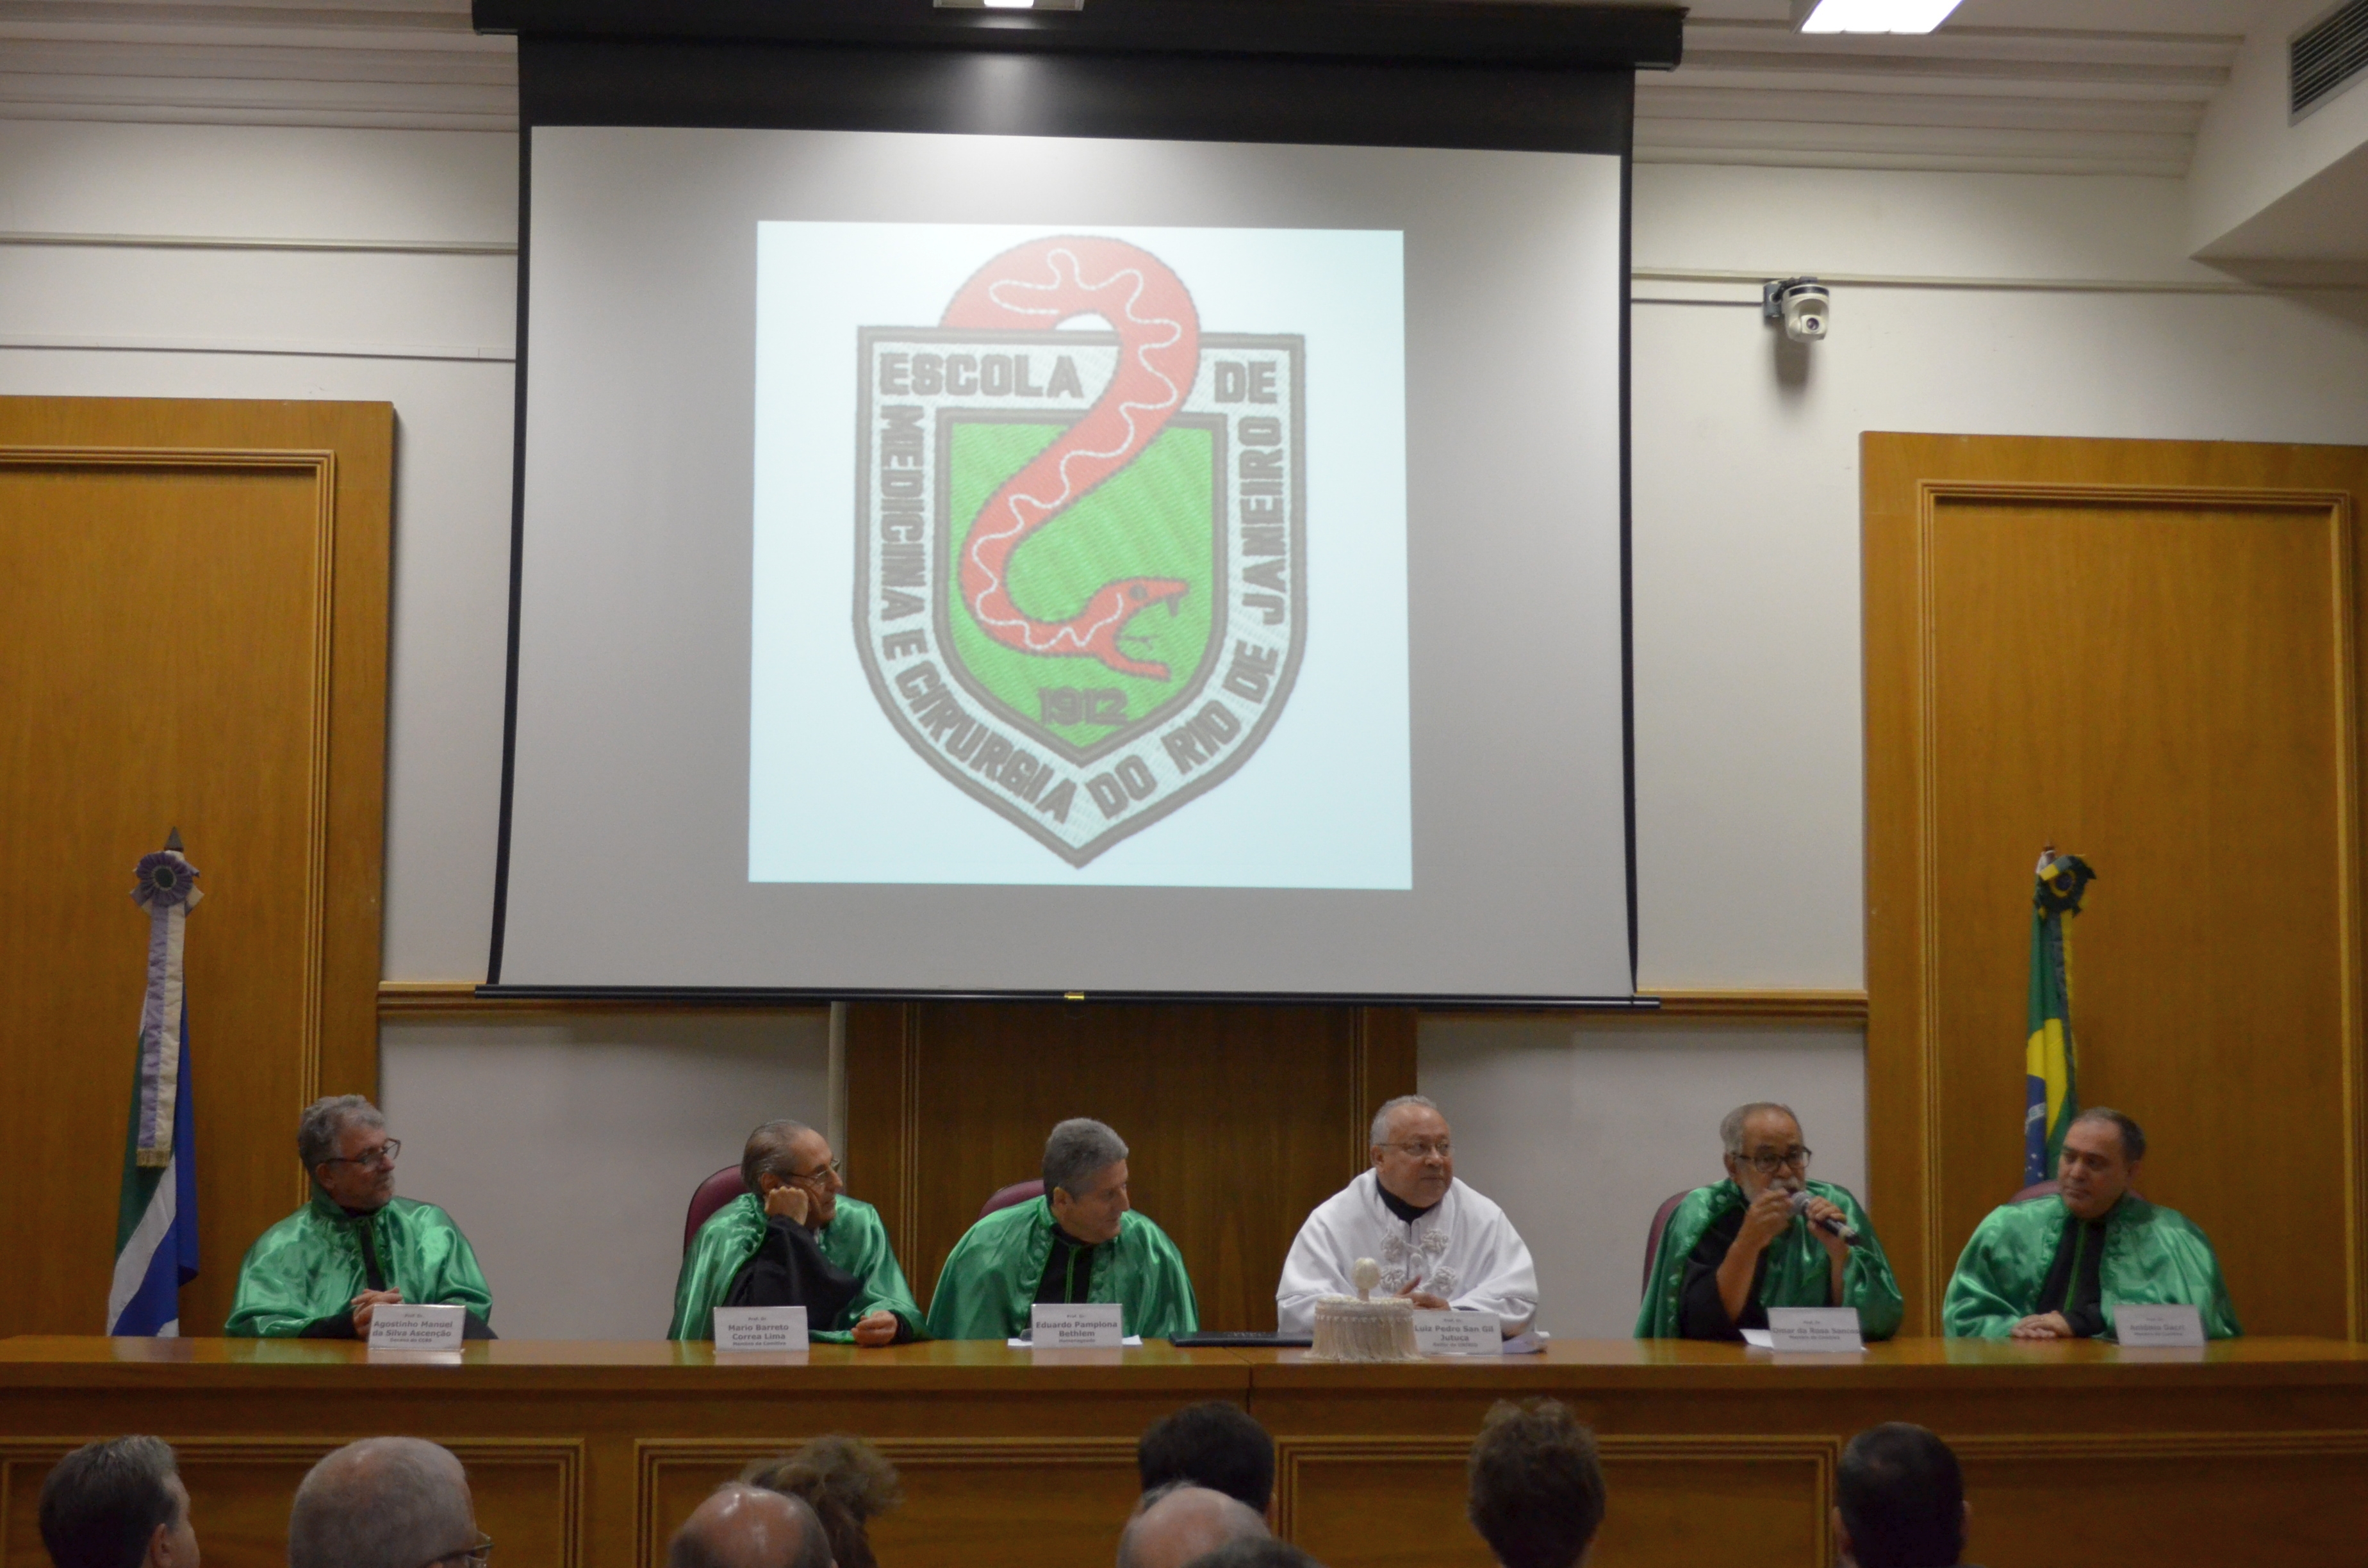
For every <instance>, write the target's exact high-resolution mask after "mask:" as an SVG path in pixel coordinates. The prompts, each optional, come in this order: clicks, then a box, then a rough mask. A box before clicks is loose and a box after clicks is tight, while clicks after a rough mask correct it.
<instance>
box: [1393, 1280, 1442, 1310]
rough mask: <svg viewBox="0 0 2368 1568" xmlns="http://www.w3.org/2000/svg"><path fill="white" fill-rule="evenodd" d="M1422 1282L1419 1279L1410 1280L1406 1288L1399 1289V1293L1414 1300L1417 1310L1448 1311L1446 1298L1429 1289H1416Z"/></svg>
mask: <svg viewBox="0 0 2368 1568" xmlns="http://www.w3.org/2000/svg"><path fill="white" fill-rule="evenodd" d="M1421 1283H1422V1281H1421V1280H1419V1279H1415V1280H1409V1281H1408V1282H1407V1284H1406V1289H1405V1290H1401V1291H1399V1292H1398V1294H1399V1295H1401V1296H1404V1297H1406V1299H1407V1300H1409V1301H1412V1302H1414V1304H1415V1310H1416V1311H1417V1312H1446V1311H1447V1310H1448V1305H1447V1301H1446V1298H1444V1297H1441V1296H1434V1295H1432V1294H1431V1293H1430V1292H1429V1291H1428V1290H1416V1289H1415V1287H1416V1286H1417V1285H1419V1284H1421Z"/></svg>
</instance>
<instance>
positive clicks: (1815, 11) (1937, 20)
mask: <svg viewBox="0 0 2368 1568" xmlns="http://www.w3.org/2000/svg"><path fill="white" fill-rule="evenodd" d="M940 3H941V4H942V0H940ZM1956 8H1957V0H1793V27H1794V28H1797V29H1799V30H1800V31H1802V32H1804V33H1929V32H1930V31H1931V30H1932V29H1933V28H1937V27H1939V26H1940V25H1941V23H1942V22H1945V21H1947V20H1948V19H1949V13H1950V12H1952V11H1953V10H1955V9H1956Z"/></svg>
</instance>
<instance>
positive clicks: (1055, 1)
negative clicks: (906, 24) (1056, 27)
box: [936, 0, 1086, 11]
mask: <svg viewBox="0 0 2368 1568" xmlns="http://www.w3.org/2000/svg"><path fill="white" fill-rule="evenodd" d="M936 5H937V7H938V9H939V10H940V11H1082V10H1084V9H1085V8H1086V0H936Z"/></svg>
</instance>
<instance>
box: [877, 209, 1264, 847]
mask: <svg viewBox="0 0 2368 1568" xmlns="http://www.w3.org/2000/svg"><path fill="white" fill-rule="evenodd" d="M1097 317H1098V318H1099V324H1096V323H1095V321H1094V320H1093V318H1097ZM859 340H860V360H861V363H860V369H859V372H858V374H859V377H860V382H859V395H858V398H857V407H858V411H859V418H860V422H861V429H860V433H859V437H858V441H857V454H858V459H857V460H858V464H859V471H858V475H857V483H856V529H857V546H856V551H855V559H856V583H855V631H856V640H857V642H858V645H859V647H860V650H861V654H862V658H863V663H864V667H865V669H866V671H867V672H868V673H869V675H870V676H871V687H872V690H873V692H874V694H875V695H876V696H877V697H878V698H879V700H880V704H881V707H882V710H884V711H885V712H886V714H887V716H888V718H889V720H890V722H893V723H894V725H895V726H896V727H897V729H898V731H899V732H900V733H902V734H903V735H904V737H905V741H906V742H907V743H908V744H911V745H912V746H913V748H914V749H915V750H916V751H917V752H918V753H919V754H920V755H921V756H923V757H925V758H927V759H928V762H929V764H930V765H931V766H932V767H935V768H936V769H937V770H938V771H939V773H940V774H942V775H944V776H945V778H948V779H949V780H951V782H952V783H953V784H955V785H956V786H958V787H959V788H961V789H962V790H966V791H967V792H968V793H970V794H971V795H972V796H973V797H974V798H975V799H977V800H979V801H982V802H984V803H985V804H986V805H987V806H988V807H990V808H992V809H993V810H994V811H996V812H999V813H1000V814H1001V815H1003V816H1004V817H1005V818H1007V819H1008V820H1009V821H1010V822H1012V823H1013V824H1017V825H1018V826H1019V827H1020V828H1021V829H1023V830H1025V831H1026V832H1027V833H1029V834H1030V835H1032V836H1033V837H1035V838H1036V839H1037V840H1038V841H1039V842H1040V843H1042V844H1043V845H1044V846H1046V847H1047V848H1049V849H1051V850H1052V851H1053V853H1055V854H1057V855H1059V856H1061V857H1062V858H1064V859H1065V860H1067V861H1068V862H1069V863H1070V864H1072V865H1076V866H1083V865H1085V864H1086V863H1087V862H1088V861H1090V860H1091V859H1093V858H1094V857H1095V856H1097V855H1099V854H1100V853H1101V852H1102V851H1103V850H1105V849H1107V848H1109V847H1110V846H1111V845H1112V844H1114V843H1116V842H1117V841H1118V840H1120V839H1121V838H1123V837H1125V836H1126V835H1129V834H1133V833H1137V832H1140V831H1142V830H1143V829H1144V828H1146V827H1148V826H1150V825H1152V824H1155V823H1156V822H1158V821H1159V820H1160V819H1161V818H1163V817H1165V816H1167V815H1168V814H1169V813H1171V812H1175V811H1176V810H1178V808H1179V807H1181V806H1183V805H1185V804H1186V803H1187V802H1189V801H1191V800H1193V799H1194V798H1196V797H1197V796H1200V795H1201V794H1204V793H1206V792H1207V791H1208V790H1212V789H1213V788H1215V787H1216V786H1217V785H1219V784H1221V783H1222V782H1224V779H1226V778H1228V777H1230V776H1231V775H1233V774H1234V773H1235V771H1236V770H1238V769H1239V768H1240V767H1242V765H1243V764H1244V763H1245V762H1247V760H1248V759H1249V757H1250V756H1251V754H1252V753H1253V752H1255V751H1256V750H1257V749H1258V744H1259V743H1260V742H1261V741H1262V740H1263V739H1265V737H1266V735H1267V734H1268V733H1269V731H1270V730H1271V729H1272V727H1273V725H1274V723H1275V721H1276V719H1277V718H1278V717H1279V715H1280V714H1281V711H1282V709H1283V706H1284V703H1285V700H1286V699H1288V698H1289V696H1290V693H1291V687H1292V679H1293V677H1294V676H1295V675H1296V673H1297V670H1298V666H1299V659H1300V653H1301V649H1302V644H1303V636H1304V631H1303V628H1304V621H1305V608H1306V602H1307V601H1306V591H1305V581H1304V577H1305V573H1304V565H1305V557H1306V549H1305V538H1304V535H1305V528H1304V495H1303V494H1302V491H1303V474H1304V463H1303V460H1302V451H1301V444H1302V432H1303V427H1304V416H1303V410H1304V371H1305V367H1304V359H1305V349H1304V339H1302V338H1301V337H1299V336H1296V335H1246V334H1223V333H1216V332H1210V331H1205V330H1203V324H1202V323H1201V320H1200V317H1199V313H1198V312H1197V310H1196V309H1195V307H1194V304H1193V300H1192V296H1191V294H1190V290H1188V289H1187V288H1186V287H1185V284H1184V282H1183V280H1182V279H1181V278H1178V276H1177V275H1176V274H1175V272H1173V271H1172V270H1171V269H1170V268H1169V267H1167V266H1166V265H1165V264H1163V263H1162V262H1161V261H1160V260H1159V258H1158V257H1156V256H1153V255H1152V254H1151V253H1150V252H1148V251H1146V250H1144V249H1143V248H1141V247H1139V246H1137V245H1133V244H1127V243H1124V242H1122V241H1120V240H1115V239H1110V238H1100V237H1095V236H1090V235H1061V236H1056V237H1051V238H1045V239H1040V240H1034V241H1030V243H1028V244H1021V245H1019V246H1016V247H1014V248H1012V249H1010V250H1008V251H1005V252H1004V253H1003V254H1001V255H1000V256H996V257H995V258H994V259H992V260H990V261H989V262H987V263H986V265H985V266H984V267H981V268H980V269H979V270H978V271H977V273H976V274H974V275H973V277H972V278H970V280H969V281H968V282H967V283H965V284H963V285H962V288H961V289H960V290H958V291H957V292H956V293H955V295H954V297H953V299H952V301H951V302H950V303H949V304H948V305H947V307H946V309H945V312H944V314H943V315H942V317H941V318H940V319H939V321H938V323H937V324H935V325H933V326H912V327H898V326H871V327H864V328H862V329H861V330H860V333H859Z"/></svg>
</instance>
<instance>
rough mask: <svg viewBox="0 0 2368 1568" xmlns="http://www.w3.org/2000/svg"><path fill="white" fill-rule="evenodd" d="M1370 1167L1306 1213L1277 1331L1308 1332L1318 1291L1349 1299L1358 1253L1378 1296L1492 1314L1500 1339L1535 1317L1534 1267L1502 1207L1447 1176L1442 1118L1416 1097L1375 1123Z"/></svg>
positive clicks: (1448, 1153)
mask: <svg viewBox="0 0 2368 1568" xmlns="http://www.w3.org/2000/svg"><path fill="white" fill-rule="evenodd" d="M1372 1155H1373V1165H1372V1169H1371V1170H1368V1171H1366V1172H1364V1173H1362V1174H1361V1175H1360V1176H1358V1177H1357V1179H1356V1180H1354V1181H1352V1182H1350V1183H1349V1185H1348V1186H1347V1187H1342V1188H1341V1189H1340V1190H1339V1191H1338V1192H1336V1193H1334V1194H1333V1195H1332V1196H1331V1197H1330V1198H1327V1199H1325V1200H1324V1201H1323V1202H1322V1203H1321V1204H1319V1205H1317V1206H1316V1210H1315V1212H1314V1213H1313V1214H1310V1215H1309V1216H1308V1217H1307V1222H1306V1223H1305V1224H1304V1225H1302V1226H1300V1227H1299V1239H1298V1240H1296V1241H1294V1242H1292V1244H1291V1256H1290V1257H1288V1258H1287V1259H1285V1260H1284V1262H1283V1266H1282V1282H1281V1284H1279V1285H1277V1286H1276V1287H1275V1291H1274V1312H1275V1319H1276V1324H1277V1327H1278V1328H1279V1330H1280V1331H1281V1333H1284V1334H1308V1333H1311V1332H1313V1331H1314V1329H1315V1301H1316V1298H1317V1297H1319V1296H1353V1295H1355V1294H1356V1293H1357V1291H1356V1287H1355V1286H1353V1285H1351V1284H1350V1283H1349V1270H1350V1269H1351V1268H1353V1267H1355V1266H1356V1262H1357V1260H1358V1259H1359V1258H1360V1257H1370V1258H1372V1260H1373V1261H1374V1262H1375V1263H1378V1264H1380V1265H1381V1268H1382V1285H1381V1288H1382V1289H1383V1290H1386V1291H1388V1292H1390V1293H1391V1294H1393V1295H1398V1296H1407V1297H1411V1298H1412V1299H1413V1301H1414V1304H1415V1305H1416V1306H1417V1307H1418V1308H1433V1309H1436V1308H1445V1307H1452V1308H1453V1309H1454V1310H1456V1311H1457V1312H1494V1313H1495V1314H1496V1315H1497V1321H1498V1322H1499V1323H1501V1324H1503V1325H1504V1331H1505V1337H1506V1338H1508V1339H1510V1338H1511V1337H1512V1336H1513V1335H1517V1334H1520V1333H1522V1332H1523V1331H1524V1330H1526V1329H1527V1328H1528V1327H1529V1326H1530V1321H1531V1319H1532V1318H1534V1317H1535V1316H1536V1315H1537V1311H1538V1271H1537V1268H1536V1267H1535V1266H1534V1265H1533V1264H1531V1261H1530V1249H1529V1246H1528V1244H1526V1243H1524V1242H1523V1241H1522V1240H1521V1235H1520V1232H1518V1231H1516V1230H1514V1229H1513V1222H1512V1221H1510V1220H1508V1219H1507V1218H1506V1217H1505V1211H1504V1210H1502V1209H1499V1208H1498V1207H1497V1205H1496V1204H1495V1203H1493V1202H1491V1201H1489V1200H1488V1199H1486V1198H1483V1197H1482V1196H1480V1194H1478V1193H1476V1192H1474V1191H1473V1190H1472V1188H1470V1187H1466V1186H1465V1185H1464V1184H1463V1183H1462V1182H1460V1181H1458V1180H1456V1179H1455V1150H1454V1145H1453V1144H1452V1142H1450V1141H1449V1137H1448V1128H1447V1118H1445V1117H1444V1116H1441V1115H1440V1112H1439V1108H1438V1107H1437V1106H1435V1105H1433V1104H1431V1103H1430V1102H1429V1100H1427V1099H1424V1098H1423V1097H1422V1096H1420V1095H1401V1096H1398V1097H1397V1098H1396V1099H1394V1100H1392V1101H1390V1102H1389V1103H1388V1104H1387V1105H1384V1106H1383V1107H1382V1108H1381V1110H1380V1111H1379V1112H1378V1113H1377V1114H1375V1116H1374V1117H1373V1136H1372Z"/></svg>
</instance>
